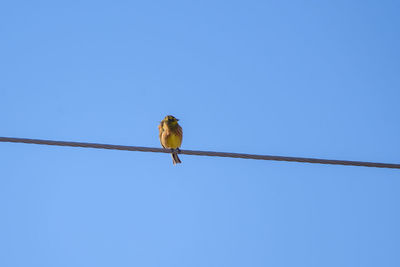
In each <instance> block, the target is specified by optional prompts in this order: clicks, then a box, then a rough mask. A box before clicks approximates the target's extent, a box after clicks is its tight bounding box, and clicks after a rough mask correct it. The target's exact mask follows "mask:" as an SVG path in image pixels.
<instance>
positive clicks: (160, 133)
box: [158, 121, 165, 148]
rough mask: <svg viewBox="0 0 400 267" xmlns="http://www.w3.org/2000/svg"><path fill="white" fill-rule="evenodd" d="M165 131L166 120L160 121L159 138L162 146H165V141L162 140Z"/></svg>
mask: <svg viewBox="0 0 400 267" xmlns="http://www.w3.org/2000/svg"><path fill="white" fill-rule="evenodd" d="M163 132H164V122H163V121H162V122H160V124H159V125H158V138H160V143H161V145H162V147H163V148H165V146H164V145H163V141H162V138H163V136H162V135H163Z"/></svg>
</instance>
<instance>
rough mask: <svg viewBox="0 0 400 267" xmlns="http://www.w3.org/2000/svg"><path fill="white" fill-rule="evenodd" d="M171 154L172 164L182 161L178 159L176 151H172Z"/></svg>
mask: <svg viewBox="0 0 400 267" xmlns="http://www.w3.org/2000/svg"><path fill="white" fill-rule="evenodd" d="M171 155H172V163H173V164H174V165H176V164H178V163H182V161H181V160H180V159H179V157H178V153H176V152H172V153H171Z"/></svg>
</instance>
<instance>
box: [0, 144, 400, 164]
mask: <svg viewBox="0 0 400 267" xmlns="http://www.w3.org/2000/svg"><path fill="white" fill-rule="evenodd" d="M0 142H11V143H26V144H38V145H50V146H72V147H88V148H98V149H114V150H127V151H141V152H158V153H171V150H169V149H164V148H154V147H141V146H121V145H107V144H96V143H82V142H65V141H52V140H40V139H27V138H11V137H0ZM179 154H185V155H196V156H211V157H229V158H242V159H258V160H275V161H292V162H307V163H320V164H334V165H347V166H364V167H375V168H392V169H400V164H392V163H377V162H362V161H349V160H331V159H317V158H299V157H282V156H270V155H253V154H242V153H226V152H212V151H198V150H180V152H179Z"/></svg>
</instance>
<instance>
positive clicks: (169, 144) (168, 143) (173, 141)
mask: <svg viewBox="0 0 400 267" xmlns="http://www.w3.org/2000/svg"><path fill="white" fill-rule="evenodd" d="M158 131H159V137H160V142H161V145H162V147H163V148H169V149H171V150H172V152H171V154H172V163H173V164H174V165H175V164H177V163H182V162H181V160H180V159H179V157H178V152H179V147H180V146H181V144H182V136H183V132H182V127H181V126H180V125H179V124H178V119H177V118H175V117H174V116H171V115H168V116H165V118H164V119H163V120H162V121H161V122H160V125H158Z"/></svg>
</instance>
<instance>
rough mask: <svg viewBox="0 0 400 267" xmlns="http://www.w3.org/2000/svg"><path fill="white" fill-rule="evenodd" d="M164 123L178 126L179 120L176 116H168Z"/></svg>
mask: <svg viewBox="0 0 400 267" xmlns="http://www.w3.org/2000/svg"><path fill="white" fill-rule="evenodd" d="M163 121H164V122H167V123H168V124H170V125H176V124H178V121H179V120H178V119H177V118H175V117H174V116H172V115H168V116H165V118H164V119H163Z"/></svg>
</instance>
